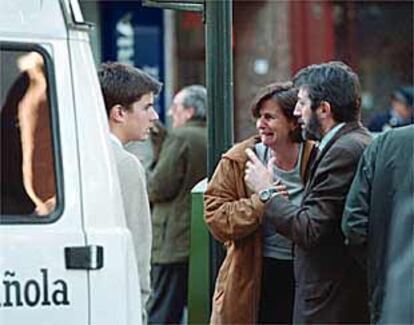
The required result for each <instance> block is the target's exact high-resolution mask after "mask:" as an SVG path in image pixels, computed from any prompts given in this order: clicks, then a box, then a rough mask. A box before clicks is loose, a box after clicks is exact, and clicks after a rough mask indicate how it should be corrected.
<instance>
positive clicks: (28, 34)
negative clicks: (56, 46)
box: [0, 0, 67, 40]
mask: <svg viewBox="0 0 414 325" xmlns="http://www.w3.org/2000/svg"><path fill="white" fill-rule="evenodd" d="M0 8H1V10H0V21H1V23H0V34H1V35H2V36H3V35H4V36H10V37H14V38H16V37H21V36H23V37H25V38H29V39H30V38H32V39H33V38H39V37H43V38H47V39H49V40H50V39H67V28H66V25H65V20H64V17H63V14H62V8H61V4H60V1H57V0H12V1H10V0H0Z"/></svg>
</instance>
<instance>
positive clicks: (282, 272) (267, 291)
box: [259, 257, 295, 324]
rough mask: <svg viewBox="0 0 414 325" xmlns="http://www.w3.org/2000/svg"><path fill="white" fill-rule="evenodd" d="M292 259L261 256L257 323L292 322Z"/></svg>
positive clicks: (293, 287) (293, 282)
mask: <svg viewBox="0 0 414 325" xmlns="http://www.w3.org/2000/svg"><path fill="white" fill-rule="evenodd" d="M294 297H295V280H294V274H293V261H289V260H277V259H275V258H267V257H265V258H263V269H262V287H261V295H260V307H259V324H292V316H293V303H294Z"/></svg>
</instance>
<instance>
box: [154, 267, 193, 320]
mask: <svg viewBox="0 0 414 325" xmlns="http://www.w3.org/2000/svg"><path fill="white" fill-rule="evenodd" d="M151 282H152V295H151V297H150V299H149V302H148V323H149V324H179V323H180V322H181V319H182V317H183V311H184V307H185V306H187V287H188V263H187V262H185V263H174V264H153V265H152V266H151Z"/></svg>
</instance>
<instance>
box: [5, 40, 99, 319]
mask: <svg viewBox="0 0 414 325" xmlns="http://www.w3.org/2000/svg"><path fill="white" fill-rule="evenodd" d="M31 42H33V41H31ZM0 51H1V52H0V66H1V70H0V74H1V81H0V84H1V87H0V89H1V91H0V100H1V138H0V140H1V143H0V151H1V180H0V181H1V210H0V214H1V216H0V323H1V324H13V325H18V324H42V325H43V324H62V323H63V322H66V323H67V324H88V323H89V299H88V292H89V291H88V271H87V270H88V269H93V268H99V267H100V266H99V265H100V262H99V247H92V248H91V247H86V246H85V245H86V239H85V231H84V227H83V220H82V213H81V212H82V210H81V205H82V202H81V192H82V189H81V186H80V171H79V158H78V151H77V136H76V127H75V117H74V110H73V94H72V89H71V79H70V70H69V67H70V64H69V62H68V57H69V54H68V49H67V44H66V43H65V42H62V41H59V40H55V41H54V40H48V41H47V42H46V41H42V40H38V41H37V42H36V43H19V44H17V43H16V42H13V41H12V39H10V40H9V41H7V42H1V43H0ZM91 261H92V262H91Z"/></svg>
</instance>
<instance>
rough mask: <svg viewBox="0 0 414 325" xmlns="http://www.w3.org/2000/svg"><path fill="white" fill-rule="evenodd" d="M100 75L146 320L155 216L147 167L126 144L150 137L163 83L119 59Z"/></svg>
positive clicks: (102, 69)
mask: <svg viewBox="0 0 414 325" xmlns="http://www.w3.org/2000/svg"><path fill="white" fill-rule="evenodd" d="M98 76H99V81H100V84H101V89H102V93H103V97H104V101H105V108H106V112H107V115H108V120H109V127H110V130H111V140H112V147H113V152H114V156H115V160H116V166H117V170H118V175H119V181H120V186H121V192H122V199H123V204H124V210H125V216H126V222H127V226H128V228H129V230H130V231H131V234H132V238H133V241H134V247H135V255H136V259H137V263H138V272H139V279H140V286H141V303H142V315H143V322H144V323H146V310H145V305H146V302H147V300H148V297H149V295H150V291H151V285H150V268H151V267H150V265H151V242H152V231H151V215H150V209H149V202H148V194H147V191H146V179H145V171H144V168H143V166H142V164H141V163H140V161H139V160H138V159H137V158H136V157H135V156H133V155H132V154H130V153H129V152H127V151H126V150H125V149H124V147H123V146H124V145H125V144H126V143H128V142H130V141H143V140H145V139H147V138H148V136H149V134H150V129H151V127H153V124H154V122H155V121H156V120H158V114H157V112H156V111H155V109H154V97H155V96H156V95H157V94H158V93H159V92H160V90H161V86H162V85H161V83H159V82H158V81H157V80H155V79H153V78H152V77H151V76H149V75H148V74H147V73H145V72H144V71H142V70H140V69H137V68H134V67H132V66H128V65H125V64H121V63H115V62H109V63H104V64H102V65H101V67H100V69H99V71H98Z"/></svg>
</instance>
